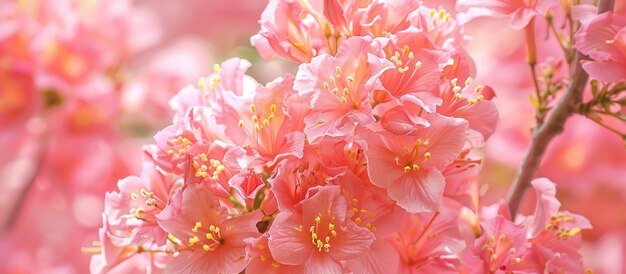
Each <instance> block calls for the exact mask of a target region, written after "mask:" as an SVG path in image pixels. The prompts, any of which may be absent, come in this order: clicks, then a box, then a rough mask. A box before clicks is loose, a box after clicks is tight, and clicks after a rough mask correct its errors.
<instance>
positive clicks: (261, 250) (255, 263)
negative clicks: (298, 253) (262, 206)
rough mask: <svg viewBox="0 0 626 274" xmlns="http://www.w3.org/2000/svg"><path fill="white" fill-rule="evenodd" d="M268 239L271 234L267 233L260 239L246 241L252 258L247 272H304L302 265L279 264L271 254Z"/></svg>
mask: <svg viewBox="0 0 626 274" xmlns="http://www.w3.org/2000/svg"><path fill="white" fill-rule="evenodd" d="M268 238H269V234H267V233H265V234H263V235H262V236H261V237H259V238H256V239H254V238H250V239H248V240H246V243H247V244H248V250H247V253H248V256H250V263H249V264H248V267H246V271H247V272H249V273H268V274H273V273H275V274H282V273H293V274H297V273H303V272H304V266H302V265H285V264H281V263H279V262H277V261H276V260H275V259H274V257H273V256H272V253H271V252H270V249H269V245H268Z"/></svg>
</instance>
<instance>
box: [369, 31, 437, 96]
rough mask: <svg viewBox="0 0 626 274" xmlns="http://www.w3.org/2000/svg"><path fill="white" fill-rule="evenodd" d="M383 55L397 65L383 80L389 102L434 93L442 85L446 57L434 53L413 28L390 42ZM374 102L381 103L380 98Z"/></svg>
mask: <svg viewBox="0 0 626 274" xmlns="http://www.w3.org/2000/svg"><path fill="white" fill-rule="evenodd" d="M384 51H385V56H386V58H387V59H388V60H389V61H390V62H391V63H393V64H394V65H395V67H394V69H390V70H387V71H385V72H384V73H383V74H382V75H381V77H380V80H381V82H382V85H383V87H384V89H385V90H386V91H388V96H386V97H388V98H387V99H391V98H395V99H396V100H398V99H400V98H401V97H402V96H403V95H406V94H410V93H415V92H425V91H434V90H436V89H437V88H438V87H439V85H440V84H441V83H442V75H441V74H442V70H441V64H443V63H444V62H445V61H446V59H447V56H446V55H445V54H444V53H443V52H440V51H437V50H435V45H434V44H433V43H432V42H431V41H430V38H429V37H428V36H427V35H426V33H424V32H423V31H419V30H417V29H415V28H410V29H407V30H403V31H401V32H399V33H398V34H397V35H396V36H392V38H391V39H389V43H388V45H387V46H386V47H385V48H384ZM389 97H390V98H389ZM374 99H375V100H376V101H377V102H379V101H380V98H378V97H377V96H374ZM383 101H384V100H383Z"/></svg>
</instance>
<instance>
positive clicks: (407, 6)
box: [325, 0, 421, 37]
mask: <svg viewBox="0 0 626 274" xmlns="http://www.w3.org/2000/svg"><path fill="white" fill-rule="evenodd" d="M327 2H333V1H327ZM420 5H421V1H417V0H389V1H371V2H370V3H369V4H368V5H367V7H363V8H362V9H357V10H356V11H353V12H350V11H347V12H346V13H344V14H345V16H347V17H352V18H351V20H350V21H351V22H350V24H349V25H351V26H352V28H353V29H352V32H351V33H350V34H351V35H354V36H367V35H372V36H374V37H385V36H387V34H396V33H398V32H400V31H402V30H405V29H407V28H409V26H410V22H409V20H408V18H409V15H410V14H411V13H412V12H413V11H415V10H416V9H417V8H418V7H420ZM355 6H356V4H355ZM325 8H326V7H325ZM351 13H352V14H351ZM351 35H348V37H349V36H351Z"/></svg>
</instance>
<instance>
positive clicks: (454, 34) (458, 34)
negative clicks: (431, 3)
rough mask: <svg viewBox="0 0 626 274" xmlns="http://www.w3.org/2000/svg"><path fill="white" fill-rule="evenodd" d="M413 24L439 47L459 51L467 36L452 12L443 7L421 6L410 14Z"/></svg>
mask: <svg viewBox="0 0 626 274" xmlns="http://www.w3.org/2000/svg"><path fill="white" fill-rule="evenodd" d="M409 20H410V22H411V26H413V27H415V28H417V29H419V30H421V31H422V32H424V33H425V34H426V35H427V36H428V37H429V38H430V40H431V41H432V43H433V44H435V45H436V46H437V47H438V48H439V49H443V50H446V51H458V50H462V49H461V48H462V47H463V45H465V43H466V40H467V38H466V37H465V35H464V33H463V28H462V26H461V25H459V24H458V23H457V21H456V20H455V19H454V17H453V16H452V14H450V13H449V12H447V11H446V10H445V9H443V8H439V9H431V8H428V7H426V6H421V7H419V8H418V9H417V11H415V12H413V13H411V15H410V16H409Z"/></svg>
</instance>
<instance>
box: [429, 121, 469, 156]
mask: <svg viewBox="0 0 626 274" xmlns="http://www.w3.org/2000/svg"><path fill="white" fill-rule="evenodd" d="M424 117H426V119H427V120H428V121H430V122H431V125H430V127H428V128H426V129H424V131H425V132H424V134H423V136H425V138H424V137H422V139H424V141H428V142H429V145H428V147H427V151H428V152H430V154H431V158H430V159H428V160H426V161H425V162H424V163H423V167H425V168H431V167H433V168H443V167H445V166H446V165H448V164H450V163H451V162H452V161H453V160H454V159H455V158H456V157H457V156H458V155H459V153H460V152H461V149H462V148H463V144H464V142H465V139H464V138H465V132H466V131H467V128H468V124H467V122H466V121H464V120H462V119H457V118H449V117H444V116H440V115H436V114H428V115H424Z"/></svg>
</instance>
